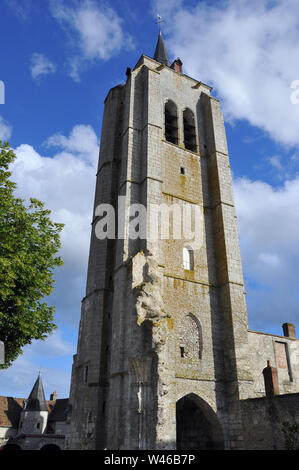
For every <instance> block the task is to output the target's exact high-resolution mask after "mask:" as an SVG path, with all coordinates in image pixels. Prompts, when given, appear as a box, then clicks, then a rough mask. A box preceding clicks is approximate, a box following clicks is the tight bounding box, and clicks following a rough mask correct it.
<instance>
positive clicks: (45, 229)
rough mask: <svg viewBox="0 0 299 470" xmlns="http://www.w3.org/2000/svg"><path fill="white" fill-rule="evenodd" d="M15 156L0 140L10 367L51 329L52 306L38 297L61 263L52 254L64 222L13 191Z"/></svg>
mask: <svg viewBox="0 0 299 470" xmlns="http://www.w3.org/2000/svg"><path fill="white" fill-rule="evenodd" d="M15 159H16V156H15V154H14V152H13V151H12V150H11V148H10V146H9V144H8V143H7V142H5V143H2V142H1V141H0V340H1V341H3V342H4V345H5V364H4V365H0V368H7V367H9V366H10V365H11V364H12V362H13V361H14V360H15V359H16V358H17V357H18V356H19V355H20V354H22V348H23V347H24V346H25V345H26V344H30V343H31V341H32V340H33V339H45V338H46V337H47V335H48V334H49V333H51V331H52V330H53V329H55V328H56V326H55V324H54V312H55V307H53V306H48V305H47V303H46V302H42V299H43V297H45V296H48V295H49V294H50V293H51V292H52V290H53V284H54V280H53V279H52V275H53V270H54V268H55V267H56V266H61V265H62V264H63V262H62V260H61V258H60V257H59V256H56V254H57V252H58V250H59V248H60V231H61V230H62V227H63V224H57V223H53V222H52V221H51V219H50V217H49V216H50V211H49V210H46V209H45V208H44V204H43V203H42V202H40V201H38V200H36V199H30V205H29V207H28V208H27V207H26V206H25V205H24V201H23V200H22V199H20V198H18V197H16V196H15V194H14V192H15V190H16V184H15V183H13V182H12V181H10V180H9V178H10V176H11V172H10V171H9V166H10V164H11V163H12V162H13V161H14V160H15Z"/></svg>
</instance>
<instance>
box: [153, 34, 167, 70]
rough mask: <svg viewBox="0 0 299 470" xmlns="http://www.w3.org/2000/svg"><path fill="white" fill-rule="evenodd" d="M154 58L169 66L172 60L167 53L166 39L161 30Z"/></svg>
mask: <svg viewBox="0 0 299 470" xmlns="http://www.w3.org/2000/svg"><path fill="white" fill-rule="evenodd" d="M154 59H155V60H156V61H157V62H160V63H161V64H164V65H167V66H168V67H170V62H169V59H168V55H167V51H166V47H165V44H164V41H163V37H162V33H161V31H160V32H159V36H158V41H157V45H156V50H155V54H154Z"/></svg>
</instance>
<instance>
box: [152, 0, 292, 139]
mask: <svg viewBox="0 0 299 470" xmlns="http://www.w3.org/2000/svg"><path fill="white" fill-rule="evenodd" d="M156 3H157V0H155V1H154V2H153V4H154V5H156ZM158 4H159V5H160V11H161V12H162V14H163V11H164V10H163V8H164V9H166V11H168V12H170V15H171V16H168V17H167V21H165V23H163V29H164V30H165V33H168V36H167V35H166V34H165V37H166V38H168V39H167V46H168V49H169V52H171V53H172V55H173V58H175V57H177V56H179V57H181V59H182V61H183V62H184V70H185V72H186V73H187V74H188V75H191V76H193V77H195V78H198V79H199V80H202V81H203V82H205V83H209V84H212V85H213V86H214V87H215V89H216V91H217V94H218V95H219V96H220V98H221V102H222V106H223V108H224V111H225V114H226V118H227V119H228V118H237V119H247V120H248V121H249V122H250V123H251V124H252V125H254V126H258V127H260V128H262V129H263V130H264V131H266V132H268V133H269V134H270V135H271V137H272V138H273V139H275V140H276V141H279V142H282V143H283V144H286V145H297V144H298V143H299V132H298V122H299V104H298V105H293V104H291V101H290V95H291V92H292V89H291V83H292V82H293V81H294V80H295V79H299V72H298V65H297V64H298V43H299V28H298V16H299V3H298V1H297V0H276V1H271V2H270V1H268V0H250V1H249V0H228V1H227V2H219V3H216V4H215V3H214V2H200V3H198V5H197V6H195V7H190V6H188V2H176V1H174V5H175V8H170V7H172V6H173V2H169V1H168V0H159V1H158ZM180 4H181V6H180Z"/></svg>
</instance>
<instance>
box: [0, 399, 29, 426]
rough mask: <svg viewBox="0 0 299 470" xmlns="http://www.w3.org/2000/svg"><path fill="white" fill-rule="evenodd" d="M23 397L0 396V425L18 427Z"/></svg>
mask: <svg viewBox="0 0 299 470" xmlns="http://www.w3.org/2000/svg"><path fill="white" fill-rule="evenodd" d="M23 403H24V398H13V397H1V396H0V427H2V426H3V427H5V428H10V427H18V425H19V418H20V413H21V410H22V408H23Z"/></svg>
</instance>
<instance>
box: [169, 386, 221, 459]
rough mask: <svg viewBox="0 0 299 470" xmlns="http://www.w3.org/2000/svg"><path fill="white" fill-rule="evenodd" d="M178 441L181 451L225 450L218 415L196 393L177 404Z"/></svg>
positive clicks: (183, 398)
mask: <svg viewBox="0 0 299 470" xmlns="http://www.w3.org/2000/svg"><path fill="white" fill-rule="evenodd" d="M176 441H177V449H179V450H208V449H219V450H221V449H224V439H223V432H222V429H221V425H220V422H219V419H218V417H217V415H216V413H215V412H214V410H213V409H212V408H211V407H210V406H209V405H208V404H207V402H205V401H204V400H202V399H201V398H199V397H198V396H197V395H195V394H194V393H190V394H189V395H185V396H184V397H182V398H181V399H180V400H178V402H177V404H176Z"/></svg>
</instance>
